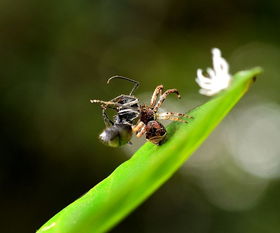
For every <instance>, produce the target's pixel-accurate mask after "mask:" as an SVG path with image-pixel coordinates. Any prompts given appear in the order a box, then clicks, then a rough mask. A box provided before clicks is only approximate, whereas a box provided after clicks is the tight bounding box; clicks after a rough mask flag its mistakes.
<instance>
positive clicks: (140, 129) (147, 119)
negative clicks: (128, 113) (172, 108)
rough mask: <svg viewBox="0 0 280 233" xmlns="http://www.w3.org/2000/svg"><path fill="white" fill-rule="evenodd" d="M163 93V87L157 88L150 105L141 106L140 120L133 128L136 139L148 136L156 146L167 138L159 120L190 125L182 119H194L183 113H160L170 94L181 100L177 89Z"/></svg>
mask: <svg viewBox="0 0 280 233" xmlns="http://www.w3.org/2000/svg"><path fill="white" fill-rule="evenodd" d="M162 91H163V85H159V86H157V87H156V89H155V90H154V93H153V95H152V98H151V102H150V105H149V106H147V105H141V106H140V113H141V115H140V120H139V122H138V123H137V124H136V125H135V126H133V127H132V130H133V132H135V133H136V137H138V138H139V137H141V136H142V135H144V134H146V139H147V140H148V141H150V142H152V143H154V144H156V145H160V144H161V143H162V142H163V140H164V139H165V137H166V129H165V127H164V126H163V125H162V124H161V123H160V122H158V120H171V121H180V122H184V123H188V122H187V121H185V120H183V119H181V118H182V117H187V118H192V117H191V116H188V115H186V114H183V113H176V112H163V113H158V112H157V111H158V109H159V107H160V106H161V105H162V104H163V102H164V101H165V99H166V98H167V96H168V95H169V94H172V93H175V94H176V95H177V97H178V98H181V96H180V94H179V92H178V90H177V89H169V90H167V91H165V92H164V93H163V94H162ZM157 99H158V101H157Z"/></svg>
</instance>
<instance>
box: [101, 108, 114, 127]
mask: <svg viewBox="0 0 280 233" xmlns="http://www.w3.org/2000/svg"><path fill="white" fill-rule="evenodd" d="M102 116H103V119H104V123H105V125H106V127H110V126H112V125H114V122H113V121H112V120H111V119H110V118H109V117H108V115H107V113H106V108H103V110H102Z"/></svg>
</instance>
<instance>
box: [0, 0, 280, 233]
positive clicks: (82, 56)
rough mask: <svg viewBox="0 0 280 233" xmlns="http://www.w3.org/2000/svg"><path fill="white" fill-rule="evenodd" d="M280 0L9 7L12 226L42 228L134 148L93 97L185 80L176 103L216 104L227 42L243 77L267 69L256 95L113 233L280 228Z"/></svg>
mask: <svg viewBox="0 0 280 233" xmlns="http://www.w3.org/2000/svg"><path fill="white" fill-rule="evenodd" d="M279 12H280V2H279V1H277V0H274V1H273V0H267V1H261V0H255V1H253V0H249V1H244V0H235V1H233V0H232V1H221V0H212V1H206V0H197V1H173V0H161V1H159V0H154V1H148V0H131V1H125V0H119V1H113V0H94V1H89V0H79V1H74V0H67V1H65V0H61V1H54V0H48V1H36V0H30V1H22V0H13V1H11V0H1V1H0V54H1V57H0V66H1V69H0V77H1V85H0V88H1V89H0V96H1V97H0V103H1V140H0V145H1V147H0V152H1V157H0V159H1V161H0V206H1V212H0V215H1V216H0V219H1V227H0V229H1V230H0V231H1V232H3V233H10V232H15V233H19V232H20V233H25V232H26V233H27V232H35V230H36V229H38V228H39V227H40V226H41V225H42V224H43V223H44V222H45V221H46V220H48V219H49V218H50V217H52V216H53V215H54V214H55V213H57V212H58V211H59V210H61V209H62V208H63V207H65V206H66V205H68V204H69V203H71V202H72V201H74V200H75V199H77V198H78V197H80V196H81V195H82V194H83V193H85V192H86V191H87V190H89V189H90V188H91V187H93V186H94V185H95V184H97V183H98V182H100V181H101V180H102V179H104V178H105V177H106V176H108V175H109V174H110V173H111V172H112V171H113V170H114V169H115V168H116V167H117V166H118V165H119V164H121V163H122V162H124V161H125V160H127V159H128V158H129V157H130V156H131V155H132V153H133V151H134V150H136V149H137V147H139V146H140V144H141V143H143V141H141V140H138V141H137V140H134V145H133V146H129V145H128V146H125V147H123V148H121V149H112V148H108V147H105V146H104V145H102V144H101V143H100V142H99V141H98V134H99V133H100V131H101V130H102V129H103V128H104V125H103V120H102V117H101V111H100V108H99V107H98V106H97V105H92V104H90V103H89V99H90V98H100V99H104V100H109V99H111V98H113V97H115V96H117V95H119V94H121V93H128V91H129V90H130V87H131V85H130V84H129V83H125V82H123V81H121V80H120V81H115V82H112V83H111V84H110V85H106V80H107V78H108V77H110V76H112V75H115V74H119V75H123V76H127V77H131V78H133V79H136V80H139V81H140V82H141V87H140V88H139V89H138V91H137V94H138V96H139V97H140V98H141V100H143V101H147V100H148V99H149V97H150V95H151V93H152V91H153V90H154V87H155V86H156V85H158V84H163V85H164V86H165V87H166V88H175V87H176V88H178V89H179V90H180V92H181V95H182V99H181V100H176V99H175V98H174V97H170V98H169V100H168V101H166V103H165V105H164V108H166V109H168V110H172V111H178V112H185V111H186V110H188V109H190V108H193V107H195V106H197V105H198V104H201V103H203V102H205V101H207V98H206V97H203V96H200V95H199V94H198V86H197V85H196V83H195V81H194V79H195V76H196V70H197V68H206V67H209V66H211V54H210V50H211V48H213V47H218V48H220V49H221V50H222V52H223V56H224V57H225V58H226V59H227V60H228V61H229V63H230V65H231V73H235V72H237V71H238V70H242V69H247V68H251V67H254V66H262V67H263V68H264V70H265V73H264V74H263V75H261V76H260V77H259V78H258V80H257V82H256V83H255V85H254V86H253V88H252V89H251V91H250V92H249V93H248V94H247V95H246V96H245V98H243V99H242V101H241V102H240V103H239V104H238V105H237V107H236V108H235V109H234V110H233V111H232V112H231V113H230V114H229V116H228V117H227V118H226V119H225V120H224V121H223V122H222V124H221V125H219V127H218V128H217V129H216V130H215V132H214V133H213V134H212V135H211V136H210V137H209V139H208V140H207V141H206V142H205V143H204V144H203V146H202V147H201V148H200V149H199V150H198V151H197V152H196V153H195V154H194V156H193V157H192V158H191V159H190V160H189V161H188V162H187V163H186V164H185V165H184V166H183V167H182V168H181V169H180V171H178V172H177V173H176V174H175V175H174V176H173V177H172V178H171V179H170V180H169V181H168V182H167V183H166V184H165V185H163V187H161V188H160V189H159V190H158V191H157V192H156V193H155V194H154V195H153V196H152V197H151V198H149V199H148V200H147V201H146V202H145V203H144V204H143V205H141V206H140V207H139V208H138V209H136V210H135V211H134V212H133V213H132V214H131V215H130V216H129V217H127V218H126V219H125V220H124V221H123V222H121V223H120V224H119V225H118V226H116V227H115V228H114V229H113V230H112V231H111V232H112V233H118V232H134V233H157V232H160V233H167V232H168V233H169V232H177V233H183V232H184V233H185V232H191V233H224V232H226V233H240V232H246V233H251V232H252V233H263V232H270V233H274V232H275V233H276V232H279V231H280V200H279V197H280V180H279V178H280V143H279V138H280V105H279V100H280V93H279V85H280V77H279V74H280V38H279V36H280V13H279Z"/></svg>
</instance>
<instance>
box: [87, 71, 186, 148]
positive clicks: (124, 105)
mask: <svg viewBox="0 0 280 233" xmlns="http://www.w3.org/2000/svg"><path fill="white" fill-rule="evenodd" d="M113 78H120V79H125V80H127V81H130V82H133V83H134V84H135V85H134V87H133V89H132V90H131V92H130V94H129V95H120V96H118V97H116V98H114V99H112V100H110V101H102V100H91V102H92V103H99V104H100V105H101V107H102V108H103V118H104V122H105V125H106V126H107V128H106V129H105V130H104V131H103V132H102V133H101V134H100V139H101V140H102V141H103V142H104V143H105V144H107V145H109V146H112V147H118V146H122V145H124V144H126V143H128V142H129V141H130V139H131V137H132V132H134V133H135V134H136V136H137V137H141V136H142V135H144V134H145V135H146V139H147V140H148V141H150V142H152V143H154V144H156V145H160V144H161V143H162V142H163V141H164V139H165V137H166V129H165V127H164V126H163V125H162V124H161V123H160V122H159V121H158V120H171V121H180V122H185V123H187V121H185V120H183V119H181V118H182V117H187V118H191V117H190V116H188V115H185V114H182V113H175V112H164V113H158V109H159V107H160V106H161V105H162V103H163V102H164V101H165V99H166V97H167V96H168V95H169V94H171V93H175V94H176V95H177V97H178V98H180V95H179V92H178V91H177V89H169V90H167V91H165V92H164V93H162V91H163V86H162V85H159V86H157V87H156V89H155V91H154V93H153V95H152V98H151V102H150V105H149V106H147V105H139V101H138V99H137V98H136V97H135V96H133V95H132V94H133V92H134V91H135V89H136V88H137V87H138V86H139V83H138V82H137V81H135V80H132V79H129V78H125V77H122V76H113V77H112V78H110V79H109V80H108V83H109V82H110V80H112V79H113ZM107 108H111V109H114V110H116V111H117V115H116V116H115V117H114V120H113V121H112V120H110V119H109V117H108V115H107V114H106V109H107Z"/></svg>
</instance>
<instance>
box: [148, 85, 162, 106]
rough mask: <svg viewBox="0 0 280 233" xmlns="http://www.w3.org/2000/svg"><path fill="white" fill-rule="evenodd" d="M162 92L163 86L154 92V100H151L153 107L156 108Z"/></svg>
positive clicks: (159, 86)
mask: <svg viewBox="0 0 280 233" xmlns="http://www.w3.org/2000/svg"><path fill="white" fill-rule="evenodd" d="M162 90H163V85H158V86H157V87H156V89H155V90H154V93H153V95H152V98H151V104H150V106H151V107H154V106H155V104H156V100H157V98H158V96H159V95H160V96H161V95H162Z"/></svg>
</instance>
